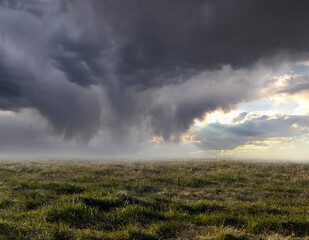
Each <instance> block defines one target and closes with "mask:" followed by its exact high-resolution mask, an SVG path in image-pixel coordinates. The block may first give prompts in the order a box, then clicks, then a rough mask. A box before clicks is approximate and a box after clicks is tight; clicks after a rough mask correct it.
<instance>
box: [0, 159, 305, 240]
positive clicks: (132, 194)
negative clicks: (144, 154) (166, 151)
mask: <svg viewBox="0 0 309 240" xmlns="http://www.w3.org/2000/svg"><path fill="white" fill-rule="evenodd" d="M307 236H309V165H304V164H291V163H286V164H272V163H245V162H231V161H216V162H215V161H204V162H203V161H199V162H197V161H170V162H147V163H142V162H136V163H121V162H118V163H111V162H110V163H108V162H105V163H98V162H61V161H49V162H48V161H41V162H9V161H2V162H0V239H221V240H223V239H225V240H233V239H243V240H244V239H309V237H307Z"/></svg>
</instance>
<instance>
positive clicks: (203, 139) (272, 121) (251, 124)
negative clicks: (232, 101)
mask: <svg viewBox="0 0 309 240" xmlns="http://www.w3.org/2000/svg"><path fill="white" fill-rule="evenodd" d="M246 116H247V114H243V113H241V114H239V117H237V121H236V122H235V123H234V124H221V123H219V122H217V123H211V124H209V125H208V126H206V127H205V128H203V129H202V130H201V131H198V132H197V133H196V136H195V140H197V141H199V143H197V145H198V146H199V147H201V148H203V149H207V150H231V149H234V148H236V147H238V146H242V145H245V144H255V142H256V141H262V142H263V141H266V140H269V139H272V138H278V139H280V138H282V139H284V138H298V137H301V136H302V135H304V134H308V133H309V116H294V115H275V116H266V115H263V116H259V117H254V118H248V119H246Z"/></svg>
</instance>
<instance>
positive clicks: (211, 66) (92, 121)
mask: <svg viewBox="0 0 309 240" xmlns="http://www.w3.org/2000/svg"><path fill="white" fill-rule="evenodd" d="M308 7H309V4H308V1H303V0H299V1H289V0H280V1H279V0H275V1H266V0H256V1H238V0H232V1H228V3H227V2H226V1H199V0H194V1H182V0H180V1H174V0H166V1H156V0H150V1H137V0H133V1H119V0H111V1H98V0H89V1H69V0H68V1H60V0H59V1H47V0H31V1H22V0H11V1H7V0H1V1H0V42H1V44H0V110H10V111H21V110H22V109H29V108H30V109H34V110H35V112H37V114H39V115H40V116H41V117H42V118H43V119H45V120H46V121H47V122H48V123H49V124H50V125H51V126H52V129H53V133H51V132H50V130H48V134H51V135H52V136H60V137H62V138H64V139H67V140H74V141H75V140H76V141H82V142H89V141H91V140H93V139H95V138H96V137H98V136H100V137H102V138H103V139H104V144H107V142H110V143H119V144H123V145H127V144H129V143H130V142H131V141H133V142H143V141H146V139H149V138H150V137H151V136H153V135H155V136H162V137H163V139H165V140H166V141H168V140H176V141H178V140H179V139H180V136H181V135H182V134H183V133H185V132H186V131H187V130H188V129H189V128H190V127H191V125H192V124H193V122H194V120H195V119H197V118H202V117H203V116H204V115H205V114H206V113H209V112H212V111H214V110H216V109H222V110H229V109H232V108H234V107H235V106H237V104H239V103H241V102H244V101H250V100H253V99H255V98H257V97H258V91H259V87H260V82H259V81H260V79H262V78H263V77H264V76H265V75H267V74H270V73H273V74H274V73H275V72H276V71H278V69H280V68H281V67H282V66H283V64H286V63H293V62H294V61H304V60H306V59H307V57H308V54H307V53H308V51H309V44H308V42H309V29H308V28H307V24H306V23H307V22H308V21H309V15H308V14H307V9H308ZM294 82H295V81H294ZM307 82H308V81H307V79H305V78H304V79H302V80H299V81H297V83H293V85H291V86H290V87H289V88H286V89H284V91H285V92H286V93H289V94H293V93H294V92H295V91H303V90H304V89H308V86H307V85H308V83H307ZM282 91H283V90H282ZM25 134H26V133H25ZM207 134H209V133H207ZM132 138H134V140H132Z"/></svg>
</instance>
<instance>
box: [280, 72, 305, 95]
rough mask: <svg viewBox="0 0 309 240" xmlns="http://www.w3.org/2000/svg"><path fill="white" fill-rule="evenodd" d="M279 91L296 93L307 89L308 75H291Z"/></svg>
mask: <svg viewBox="0 0 309 240" xmlns="http://www.w3.org/2000/svg"><path fill="white" fill-rule="evenodd" d="M282 88H283V89H281V90H280V91H279V93H288V94H296V93H301V92H305V91H309V76H292V77H290V79H288V81H287V84H286V85H285V86H283V87H282Z"/></svg>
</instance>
